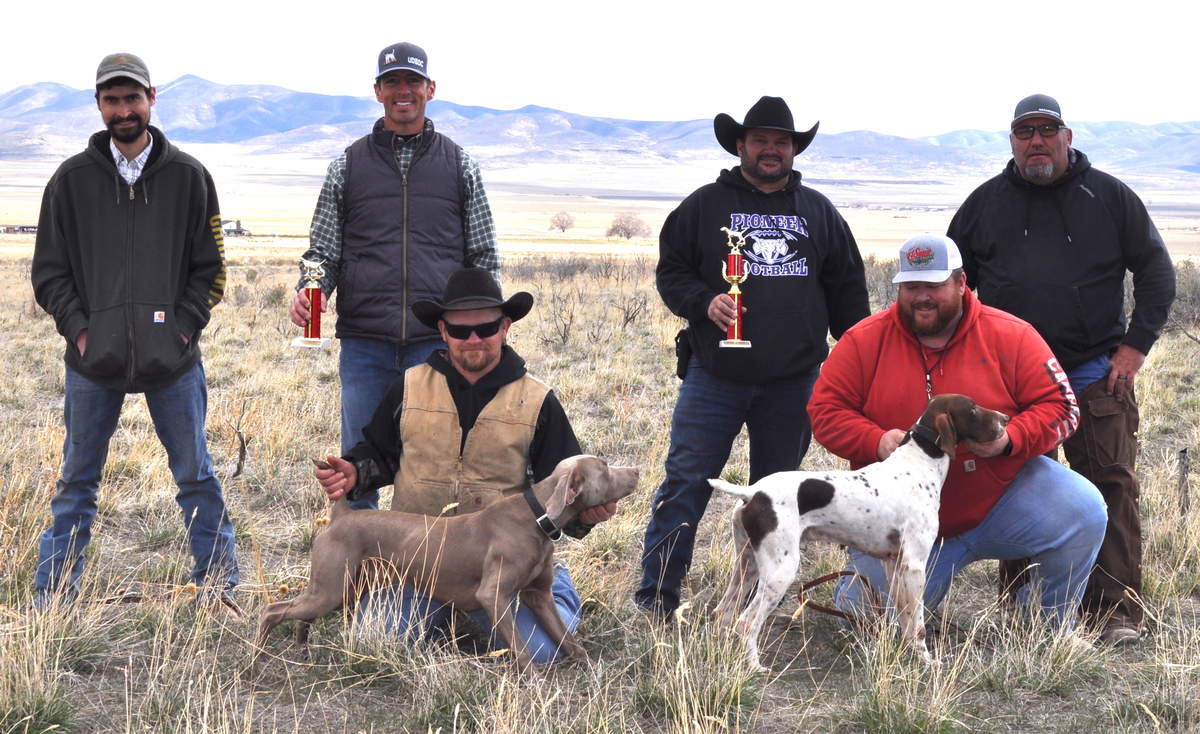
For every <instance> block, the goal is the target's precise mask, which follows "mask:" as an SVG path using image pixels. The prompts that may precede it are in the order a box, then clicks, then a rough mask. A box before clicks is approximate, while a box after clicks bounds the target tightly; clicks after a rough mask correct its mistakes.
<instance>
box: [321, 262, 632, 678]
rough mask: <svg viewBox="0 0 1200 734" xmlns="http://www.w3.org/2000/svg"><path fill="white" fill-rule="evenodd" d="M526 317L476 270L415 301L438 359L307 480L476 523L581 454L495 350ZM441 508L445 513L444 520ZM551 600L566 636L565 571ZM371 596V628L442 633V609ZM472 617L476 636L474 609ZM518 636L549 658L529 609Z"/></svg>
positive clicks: (594, 512) (548, 404)
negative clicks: (436, 341)
mask: <svg viewBox="0 0 1200 734" xmlns="http://www.w3.org/2000/svg"><path fill="white" fill-rule="evenodd" d="M532 307H533V296H532V295H530V294H529V293H525V292H523V291H522V292H520V293H517V294H515V295H513V296H512V297H511V298H509V299H508V300H504V299H503V297H502V295H501V292H500V286H498V285H497V284H496V280H495V278H493V277H492V276H491V274H490V273H489V272H488V271H486V270H483V269H479V268H464V269H462V270H459V271H457V272H455V273H454V274H453V275H451V276H450V279H449V281H448V282H447V284H446V289H445V292H444V293H443V295H442V298H441V299H440V300H436V299H423V300H419V301H417V302H415V303H414V304H413V306H412V312H413V314H414V315H415V316H416V317H417V318H418V319H419V320H420V321H421V323H423V324H426V325H427V326H429V327H430V328H432V329H437V330H438V332H439V333H440V334H441V337H442V339H443V340H444V341H445V342H446V345H447V348H446V349H445V350H438V351H435V352H434V353H433V354H432V355H430V356H429V359H428V360H427V361H426V362H425V363H424V364H422V365H418V366H416V367H413V368H411V369H409V370H407V371H406V372H405V373H404V375H403V376H402V377H401V378H400V379H398V380H396V381H395V382H394V383H392V386H391V387H390V388H389V389H388V391H387V394H386V396H385V397H384V399H383V402H382V403H381V404H380V405H379V407H378V409H376V411H375V415H374V417H373V418H372V419H371V422H370V423H368V424H367V426H366V428H364V429H363V440H362V441H360V442H359V443H358V444H357V445H355V446H354V447H353V448H352V449H350V450H349V451H348V452H347V453H346V454H345V455H344V456H342V457H341V458H338V457H334V456H330V457H327V461H328V462H329V464H330V465H331V466H332V467H333V468H332V469H317V470H316V471H315V474H316V477H317V480H318V481H319V482H320V483H321V486H322V487H323V488H324V489H325V492H326V494H327V495H328V496H329V499H330V501H333V500H336V499H338V498H340V497H342V496H346V497H347V498H348V499H353V498H354V497H355V496H356V495H359V494H361V493H364V492H369V491H372V490H378V489H379V488H380V487H382V486H385V485H388V484H394V485H395V494H394V496H393V498H392V509H393V510H402V511H404V512H416V513H420V514H424V515H440V514H446V515H456V514H459V513H469V512H475V511H477V510H480V509H482V508H483V507H485V506H487V505H488V504H490V503H492V502H494V501H496V500H498V499H500V498H502V497H506V496H509V495H511V494H515V493H520V492H523V491H524V490H525V488H526V487H528V486H531V484H532V483H533V482H538V481H541V480H542V479H544V478H545V477H547V476H549V474H550V473H551V472H552V471H553V470H554V467H555V466H557V465H558V462H560V461H562V460H563V459H565V458H567V457H569V456H574V455H576V454H579V453H582V451H581V450H580V447H579V441H578V440H577V439H576V438H575V432H574V431H573V430H571V424H570V422H569V421H568V420H567V415H566V413H565V412H564V411H563V408H562V405H561V404H560V403H559V402H558V398H557V397H555V395H554V392H553V391H552V390H551V389H550V388H549V387H548V386H546V384H545V383H543V382H541V381H540V380H537V379H536V378H534V377H531V376H530V375H529V374H528V373H527V372H526V371H525V360H523V359H521V357H520V356H518V355H517V353H516V352H515V351H513V349H512V347H510V346H508V345H507V344H505V343H504V339H505V336H506V335H507V334H508V329H509V327H510V326H512V323H513V322H514V321H519V320H520V319H522V318H524V317H525V315H526V314H528V313H529V310H530V309H531V308H532ZM448 505H454V506H453V507H452V508H451V509H445V508H446V507H447V506H448ZM615 511H616V506H615V503H614V504H610V505H604V506H599V507H593V508H590V509H588V510H585V511H584V513H583V514H582V515H581V516H580V522H579V523H577V524H576V525H574V526H568V527H566V528H563V531H564V532H566V533H567V534H569V535H571V536H573V537H576V538H581V537H583V536H584V535H586V534H587V533H588V531H589V530H591V527H592V525H594V524H595V523H598V522H602V521H604V520H607V519H608V518H610V517H612V514H613V512H615ZM531 521H532V517H531ZM389 591H390V590H389ZM552 591H553V595H554V600H555V603H556V605H557V606H558V610H559V614H560V615H561V616H562V618H563V621H564V622H565V623H566V625H567V627H568V628H569V629H571V630H572V631H574V629H575V627H576V625H578V623H579V609H580V599H579V594H578V593H577V592H576V591H575V587H574V585H573V584H572V582H571V576H570V574H569V573H567V570H566V568H565V567H562V566H559V567H557V568H555V579H554V586H553V589H552ZM393 593H394V592H393ZM372 596H373V598H372V599H371V600H370V602H369V603H364V604H361V605H360V606H361V607H364V608H366V609H369V610H371V612H369V613H373V614H377V615H382V616H384V619H383V620H381V621H382V623H383V624H384V625H385V626H386V627H388V628H390V629H391V630H392V631H393V632H394V633H395V634H396V635H397V636H401V637H404V638H409V637H412V636H414V635H415V634H416V630H420V629H426V630H428V629H431V628H437V627H441V626H443V625H444V623H445V622H446V621H447V619H448V617H449V614H450V608H449V607H447V606H444V605H441V604H439V603H438V602H434V601H431V600H430V599H428V598H427V597H425V596H424V595H423V594H421V593H420V592H417V591H415V590H413V589H407V588H406V589H403V590H400V591H399V599H398V600H396V601H390V600H388V599H386V597H387V596H388V594H387V593H386V592H384V591H379V592H376V593H374V594H373V595H372ZM380 597H385V598H382V599H381V598H380ZM393 613H394V617H393ZM476 616H478V618H477V619H476V621H477V622H479V623H480V624H481V625H482V626H483V627H484V629H487V617H486V614H485V613H484V612H483V610H479V611H478V612H477V613H473V614H472V617H473V618H474V617H476ZM360 618H361V617H360ZM517 627H518V629H519V630H520V631H521V634H522V635H523V636H524V637H525V640H526V642H527V643H528V645H529V648H530V650H531V651H533V652H534V660H535V661H537V662H550V661H553V660H556V659H558V657H559V653H558V650H557V649H556V647H555V644H554V643H553V641H551V640H550V638H549V637H548V636H547V635H546V634H545V633H544V632H543V631H542V630H541V628H540V627H538V626H537V623H536V622H535V621H534V618H533V614H532V613H531V612H530V611H529V609H528V608H525V607H522V608H521V609H520V610H519V611H518V614H517Z"/></svg>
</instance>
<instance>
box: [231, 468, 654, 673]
mask: <svg viewBox="0 0 1200 734" xmlns="http://www.w3.org/2000/svg"><path fill="white" fill-rule="evenodd" d="M637 484H638V470H637V469H629V468H618V467H612V468H610V467H609V466H608V463H607V462H606V461H604V460H603V459H599V458H597V457H595V456H588V455H579V456H572V457H570V458H568V459H563V460H562V461H561V462H559V464H558V466H557V467H555V469H554V471H553V472H552V473H551V474H550V476H548V477H546V478H545V479H543V480H542V481H540V482H538V483H537V484H535V485H534V486H533V488H532V489H530V490H527V491H526V492H525V495H524V496H522V495H513V496H510V497H506V498H504V499H501V500H497V501H496V502H493V503H492V504H490V505H488V506H487V507H485V508H483V509H482V510H480V511H479V512H474V513H471V514H469V515H458V516H454V517H429V516H426V515H416V514H412V513H407V512H395V511H385V510H358V511H356V512H350V511H349V508H348V506H347V505H346V500H345V498H342V499H339V500H338V501H337V502H336V503H335V504H334V506H333V508H332V510H331V512H330V515H331V520H332V521H331V522H330V524H329V527H328V528H326V530H325V531H324V532H322V533H321V534H320V535H318V536H317V539H316V541H314V543H313V549H312V570H311V572H310V574H309V576H310V578H309V584H308V587H307V588H305V589H304V591H303V592H302V593H301V594H300V595H299V596H297V597H296V598H295V599H287V600H284V601H279V602H275V603H274V604H270V605H269V606H267V609H266V612H265V613H264V614H263V617H262V622H261V623H260V624H259V628H258V638H257V640H256V649H255V653H254V661H257V659H258V657H259V655H261V654H262V652H263V645H264V644H265V643H266V641H267V636H268V635H269V634H270V632H271V630H272V629H273V628H274V627H275V625H277V624H279V623H280V622H283V621H285V620H288V619H294V620H297V622H296V630H295V636H296V641H297V642H299V643H301V644H303V643H305V642H306V641H307V639H308V626H309V622H311V621H312V620H314V619H316V618H317V617H321V616H323V615H325V614H328V613H329V612H332V611H334V610H335V609H339V608H341V606H342V604H343V603H344V602H345V601H346V600H351V601H353V600H354V599H355V598H356V596H357V592H358V591H361V587H362V586H363V578H362V577H363V573H364V567H366V566H368V565H370V566H371V571H372V572H373V573H375V574H381V575H382V576H383V577H390V578H393V579H400V580H402V581H403V582H404V583H405V584H406V585H408V586H411V587H413V588H416V589H420V590H421V591H423V592H424V593H426V594H427V595H429V596H430V597H432V598H434V599H436V600H438V601H440V602H445V603H451V604H455V605H456V606H458V607H459V608H460V609H463V610H464V611H472V610H475V609H481V608H482V609H483V610H485V612H486V613H487V615H488V619H489V621H491V623H492V626H493V628H494V629H496V630H497V631H498V632H499V633H500V634H501V635H503V636H504V639H505V640H506V641H507V642H508V644H509V647H510V648H512V650H513V651H514V653H515V655H514V660H515V661H516V663H517V664H518V666H520V667H525V666H527V665H528V664H529V663H530V661H531V656H530V652H529V650H528V649H527V648H526V646H525V643H524V641H523V640H522V639H521V636H520V635H519V634H517V626H516V619H515V617H514V615H513V609H512V607H513V604H512V603H513V601H514V600H515V599H516V598H517V597H518V596H519V597H520V599H521V603H522V604H524V605H527V606H528V607H529V608H530V610H532V611H533V613H534V615H535V616H536V617H537V621H538V624H540V625H541V627H542V629H543V630H545V631H546V633H547V634H549V635H550V638H551V639H553V640H555V641H557V642H558V643H559V646H560V648H561V649H562V650H563V651H564V652H565V653H566V654H567V655H568V656H569V657H570V658H571V659H573V660H577V661H586V660H587V653H586V652H585V651H584V649H583V647H582V646H580V644H579V643H578V642H576V640H575V637H574V636H573V635H572V634H571V632H570V631H569V630H568V629H567V628H566V626H565V625H564V624H563V622H562V619H561V618H560V617H559V616H558V610H557V609H556V608H555V606H554V600H553V598H552V597H551V594H550V587H551V584H552V582H553V580H554V543H553V542H551V540H552V537H553V538H557V537H558V534H557V528H562V527H563V526H565V525H567V524H568V523H570V522H571V521H573V520H574V519H575V518H576V517H578V515H579V513H580V512H581V511H583V510H585V509H587V508H588V507H594V506H596V505H604V504H608V503H609V502H615V501H616V500H619V499H621V498H622V497H625V496H626V495H628V494H629V493H631V492H633V490H635V489H636V488H637ZM543 507H544V510H543V509H542V508H543ZM539 514H540V517H539V516H538V515H539ZM376 578H378V576H377V577H376Z"/></svg>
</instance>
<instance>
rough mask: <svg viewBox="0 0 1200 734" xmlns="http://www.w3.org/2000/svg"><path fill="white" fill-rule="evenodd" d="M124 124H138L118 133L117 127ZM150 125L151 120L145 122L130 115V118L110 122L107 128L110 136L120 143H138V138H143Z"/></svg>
mask: <svg viewBox="0 0 1200 734" xmlns="http://www.w3.org/2000/svg"><path fill="white" fill-rule="evenodd" d="M122 122H136V123H137V124H136V125H134V126H133V127H132V128H131V129H128V130H125V131H123V132H117V125H119V124H120V123H122ZM149 124H150V121H149V120H143V119H142V118H141V117H139V116H138V115H129V116H128V117H122V118H120V119H112V120H109V121H108V124H107V125H106V126H105V127H107V128H108V132H109V134H110V135H112V137H113V140H116V141H117V142H118V143H133V142H136V141H137V140H138V138H140V137H142V135H143V134H144V133H145V132H146V128H147V126H149Z"/></svg>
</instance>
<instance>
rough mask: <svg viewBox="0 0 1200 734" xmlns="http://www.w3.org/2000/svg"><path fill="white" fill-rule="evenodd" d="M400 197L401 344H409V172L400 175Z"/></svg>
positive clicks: (410, 164)
mask: <svg viewBox="0 0 1200 734" xmlns="http://www.w3.org/2000/svg"><path fill="white" fill-rule="evenodd" d="M408 167H409V168H412V161H409V163H408ZM400 195H401V198H402V199H403V200H404V206H403V207H402V214H403V216H404V234H403V235H401V237H400V256H401V258H402V259H403V262H404V277H403V278H401V282H402V283H403V285H402V286H401V287H400V295H401V297H402V298H403V300H402V301H401V308H400V343H401V344H407V343H408V308H407V306H406V304H407V303H408V273H409V270H408V172H407V171H406V172H404V173H401V174H400Z"/></svg>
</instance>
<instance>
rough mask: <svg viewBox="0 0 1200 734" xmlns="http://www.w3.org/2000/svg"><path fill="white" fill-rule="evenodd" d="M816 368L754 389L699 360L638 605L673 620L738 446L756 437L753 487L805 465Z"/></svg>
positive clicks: (655, 517) (681, 411)
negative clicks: (714, 481)
mask: <svg viewBox="0 0 1200 734" xmlns="http://www.w3.org/2000/svg"><path fill="white" fill-rule="evenodd" d="M818 373H819V369H818V368H815V367H814V368H813V369H812V370H810V371H809V372H807V373H805V374H803V375H801V376H799V377H795V378H792V379H788V380H779V381H776V382H772V383H770V384H763V385H753V384H745V383H740V382H731V381H729V380H723V379H721V378H719V377H714V376H713V375H712V374H710V373H709V372H708V371H707V370H705V369H704V368H703V367H701V366H700V363H699V361H698V360H697V359H696V358H695V357H693V358H692V359H691V361H690V362H689V363H688V370H687V376H686V377H684V380H683V384H682V385H680V387H679V400H678V401H677V402H676V403H675V413H674V416H673V417H672V418H671V447H670V449H669V450H668V452H667V462H666V478H665V479H664V480H663V483H662V486H660V487H659V488H658V492H657V493H656V494H655V495H654V499H653V500H652V501H651V503H650V507H651V510H650V522H649V524H648V525H647V526H646V538H645V541H644V543H643V550H642V582H641V586H640V587H639V588H638V590H637V591H636V592H635V593H634V601H635V602H636V603H637V604H638V606H641V607H643V608H646V609H653V610H655V611H657V612H659V613H662V614H670V613H671V612H672V611H674V610H675V608H676V607H678V606H679V595H680V588H681V587H682V585H683V578H684V576H686V575H687V570H688V567H689V566H690V565H691V563H692V550H693V547H694V546H695V543H696V525H697V524H699V522H700V518H701V517H703V516H704V510H705V508H707V507H708V500H709V497H710V496H711V495H712V488H711V487H709V485H708V481H707V480H708V479H709V478H712V477H719V476H720V475H721V470H722V469H723V468H724V466H725V462H726V461H727V460H728V459H729V452H730V451H731V450H732V448H733V440H734V438H736V437H737V434H738V432H739V431H741V430H742V426H743V425H744V426H746V432H747V434H748V436H749V439H750V483H751V484H753V483H754V482H756V481H758V480H759V479H761V478H762V477H765V476H766V475H768V474H773V473H775V472H778V471H793V470H795V469H797V468H799V466H800V462H801V461H802V460H803V459H804V454H805V453H807V452H808V445H809V443H810V442H811V441H812V428H811V426H810V425H809V422H808V398H809V396H810V395H811V394H812V387H813V383H814V382H816V379H817V375H818Z"/></svg>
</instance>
